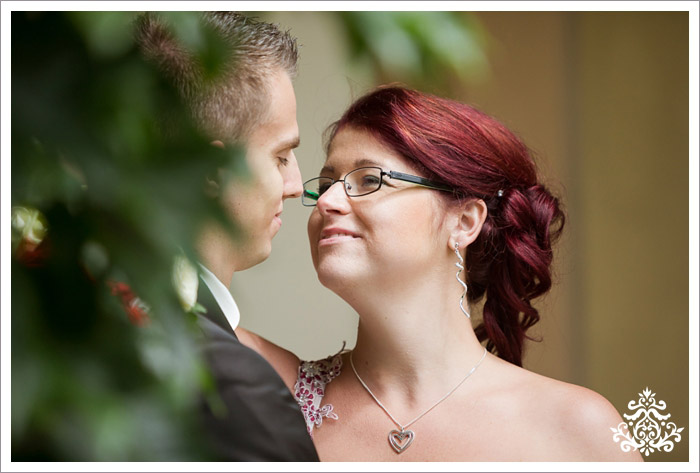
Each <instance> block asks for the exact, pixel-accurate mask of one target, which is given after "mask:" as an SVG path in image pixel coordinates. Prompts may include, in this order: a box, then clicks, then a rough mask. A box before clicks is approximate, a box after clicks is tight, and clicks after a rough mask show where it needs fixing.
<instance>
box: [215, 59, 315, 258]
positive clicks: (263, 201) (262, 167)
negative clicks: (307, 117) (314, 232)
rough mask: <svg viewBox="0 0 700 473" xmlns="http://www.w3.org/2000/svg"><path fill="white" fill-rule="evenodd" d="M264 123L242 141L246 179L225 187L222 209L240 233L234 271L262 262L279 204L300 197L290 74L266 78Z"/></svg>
mask: <svg viewBox="0 0 700 473" xmlns="http://www.w3.org/2000/svg"><path fill="white" fill-rule="evenodd" d="M270 91H271V96H270V101H269V111H268V114H267V120H266V121H265V122H264V123H262V124H261V125H259V126H257V127H255V128H254V129H253V130H252V131H251V133H250V135H249V136H248V139H247V142H246V161H247V163H248V168H249V170H250V179H249V180H242V179H240V178H236V179H232V180H231V181H230V182H229V184H228V185H227V186H226V187H225V188H224V190H223V194H222V196H221V197H222V204H223V205H224V207H225V208H226V211H227V212H228V214H229V216H230V217H231V218H232V219H233V220H234V221H235V222H236V224H238V225H239V227H240V228H241V229H242V230H243V235H242V237H241V239H240V240H237V241H236V242H235V245H236V253H237V254H238V255H239V257H238V258H237V259H238V261H237V264H236V270H242V269H246V268H249V267H251V266H254V265H256V264H258V263H260V262H262V261H263V260H265V259H266V258H267V257H268V256H269V255H270V251H271V249H272V238H273V237H274V236H275V235H276V234H277V232H278V231H279V229H280V226H281V225H282V220H281V216H280V214H281V213H282V204H283V201H284V200H285V199H288V198H289V197H299V196H300V195H301V192H302V183H301V173H300V172H299V166H298V164H297V160H296V157H295V156H294V151H293V150H294V149H295V148H296V147H297V146H299V127H298V125H297V117H296V114H297V105H296V98H295V96H294V88H293V87H292V82H291V80H290V78H289V75H288V74H287V73H286V72H285V71H283V70H281V69H280V70H279V71H278V72H277V73H276V74H275V75H274V76H272V77H271V79H270Z"/></svg>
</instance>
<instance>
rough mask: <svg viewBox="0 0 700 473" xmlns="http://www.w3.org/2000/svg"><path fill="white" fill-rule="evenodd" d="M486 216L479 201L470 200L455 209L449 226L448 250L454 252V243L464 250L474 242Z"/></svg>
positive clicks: (483, 207) (485, 211)
mask: <svg viewBox="0 0 700 473" xmlns="http://www.w3.org/2000/svg"><path fill="white" fill-rule="evenodd" d="M487 214H488V210H487V209H486V204H485V203H484V201H483V200H481V199H470V200H468V201H467V202H465V203H463V204H461V205H460V206H458V207H455V209H454V215H453V216H452V218H451V224H450V226H451V228H450V240H449V245H450V249H452V250H454V248H455V243H459V247H460V248H466V247H467V246H469V245H470V244H471V243H472V242H473V241H474V240H476V238H477V237H478V236H479V233H481V227H482V226H483V225H484V220H486V215H487Z"/></svg>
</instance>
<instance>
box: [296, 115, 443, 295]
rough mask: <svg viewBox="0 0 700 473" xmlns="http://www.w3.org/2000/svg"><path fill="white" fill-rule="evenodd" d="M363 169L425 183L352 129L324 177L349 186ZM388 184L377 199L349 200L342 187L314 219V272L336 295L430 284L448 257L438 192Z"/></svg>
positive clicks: (323, 201) (340, 140)
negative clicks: (421, 280)
mask: <svg viewBox="0 0 700 473" xmlns="http://www.w3.org/2000/svg"><path fill="white" fill-rule="evenodd" d="M364 166H377V167H380V168H382V169H383V170H384V171H386V172H388V171H399V172H403V173H407V174H413V175H420V174H419V173H418V172H417V170H416V169H415V168H414V167H413V166H411V165H410V164H408V162H406V160H405V159H403V158H402V157H400V156H399V155H397V154H396V153H395V152H394V151H392V150H391V149H390V148H388V147H387V146H385V145H384V144H383V143H381V142H380V141H378V140H377V139H376V138H374V137H373V136H372V135H371V134H369V133H367V132H365V131H360V130H357V129H353V128H350V127H347V128H343V129H342V130H341V131H340V132H338V133H337V134H336V136H335V138H334V139H333V142H332V143H331V147H330V153H329V155H328V159H327V160H326V163H325V165H324V167H323V169H322V170H321V173H320V175H321V176H326V177H331V178H333V179H343V178H345V175H346V174H347V173H348V172H350V171H353V170H354V169H357V168H360V167H364ZM383 181H384V182H383V184H382V186H381V188H380V189H379V190H378V191H377V192H374V193H372V194H368V195H364V196H360V197H348V196H347V195H346V193H345V190H344V188H343V183H342V182H340V183H338V182H336V183H334V184H333V185H332V186H331V187H330V188H328V190H326V192H325V193H323V194H322V195H321V196H320V197H319V199H318V201H317V205H316V207H314V209H313V211H312V213H311V216H310V217H309V223H308V233H309V243H310V245H311V256H312V259H313V263H314V267H315V268H316V271H317V273H318V277H319V280H320V281H321V283H322V284H323V285H324V286H326V287H328V288H330V289H331V290H334V291H335V292H343V291H344V290H347V289H351V288H356V287H357V288H362V287H368V286H367V285H371V286H370V287H378V286H381V287H387V285H390V284H402V282H404V283H405V282H406V281H407V280H408V279H410V278H412V277H418V276H425V275H426V272H429V271H430V269H431V267H434V266H435V261H436V256H437V255H438V254H444V253H445V251H446V250H447V241H448V237H449V235H448V234H447V233H446V231H445V230H444V229H443V225H442V221H443V218H444V215H445V204H444V203H442V202H441V201H440V196H439V195H438V192H439V191H435V190H430V189H426V188H424V187H420V186H417V185H415V184H411V183H408V182H404V181H398V180H396V179H390V178H389V177H387V176H385V177H384V178H383Z"/></svg>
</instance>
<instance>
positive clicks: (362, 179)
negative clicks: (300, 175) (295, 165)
mask: <svg viewBox="0 0 700 473" xmlns="http://www.w3.org/2000/svg"><path fill="white" fill-rule="evenodd" d="M381 173H382V170H381V169H379V168H371V167H368V168H359V169H355V170H354V171H350V172H349V173H348V174H347V175H346V176H345V179H344V181H345V192H346V194H347V195H348V196H349V197H359V196H361V195H366V194H370V193H372V192H375V191H377V190H378V189H379V188H380V187H381V185H382V175H381ZM336 182H338V181H335V180H333V179H332V178H330V177H317V178H315V179H310V180H308V181H306V182H305V183H304V194H303V196H302V201H303V202H302V203H303V204H304V205H316V201H317V200H318V199H319V197H321V196H322V195H323V194H324V193H325V192H326V191H327V190H328V189H330V187H331V186H332V185H333V184H334V183H336Z"/></svg>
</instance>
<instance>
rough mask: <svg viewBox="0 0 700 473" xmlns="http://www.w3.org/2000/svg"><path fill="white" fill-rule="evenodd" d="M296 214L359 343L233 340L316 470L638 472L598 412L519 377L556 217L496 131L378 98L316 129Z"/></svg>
mask: <svg viewBox="0 0 700 473" xmlns="http://www.w3.org/2000/svg"><path fill="white" fill-rule="evenodd" d="M303 203H304V204H305V205H309V206H314V209H313V211H312V213H311V216H310V217H309V223H308V231H309V240H310V245H311V255H312V258H313V262H314V266H315V268H316V271H317V273H318V277H319V280H320V281H321V283H322V284H323V285H324V286H326V287H328V288H329V289H331V290H332V291H334V292H335V293H336V294H338V295H339V296H340V297H342V298H343V299H344V300H345V301H346V302H348V303H349V304H350V305H351V306H352V307H353V308H354V309H355V310H356V311H357V313H358V314H359V317H360V322H359V327H358V335H357V343H356V346H355V348H354V349H353V350H352V351H349V352H343V353H340V354H338V355H336V356H334V357H329V358H328V359H326V360H321V361H319V362H304V363H301V364H300V363H299V360H298V358H296V357H295V356H294V355H293V354H291V353H289V352H287V351H284V350H282V349H280V348H279V347H276V346H274V345H272V344H270V343H268V342H266V341H264V340H262V339H260V338H257V337H255V336H252V335H250V334H244V337H243V338H242V340H244V343H246V342H247V343H248V344H250V345H251V346H253V347H254V348H255V349H257V350H258V351H259V353H261V354H262V355H263V356H264V357H265V358H266V359H268V361H270V363H271V364H272V365H273V366H274V367H275V368H276V369H277V371H278V372H279V373H280V375H281V377H282V378H283V379H284V380H285V382H286V383H287V386H288V387H289V388H290V389H291V390H292V392H293V393H295V395H296V397H297V399H298V400H299V403H300V406H301V407H302V411H303V412H304V415H305V416H306V420H307V426H308V428H309V431H310V433H311V434H312V435H313V440H314V443H315V445H316V448H317V450H318V453H319V456H320V458H321V459H322V460H340V461H343V460H363V461H382V460H388V461H433V460H436V461H472V460H473V461H492V460H494V461H511V460H513V461H556V460H562V461H609V460H612V461H625V460H627V461H639V460H640V459H641V457H640V455H639V454H638V453H637V452H632V453H624V452H622V450H621V449H620V447H619V444H617V443H615V442H614V441H613V439H612V435H611V430H610V427H614V426H617V425H618V424H619V423H620V422H621V419H620V416H619V414H618V413H617V411H616V410H615V409H614V407H613V406H612V405H611V404H610V403H609V402H608V401H607V400H605V399H604V398H602V397H601V396H600V395H598V394H596V393H594V392H592V391H590V390H588V389H585V388H582V387H579V386H574V385H571V384H567V383H564V382H560V381H557V380H553V379H549V378H546V377H543V376H540V375H537V374H535V373H532V372H530V371H527V370H525V369H523V368H521V364H522V351H523V342H524V339H525V337H526V335H525V333H526V330H527V329H528V328H529V327H531V326H532V325H533V324H535V323H536V322H537V321H538V320H539V315H538V312H537V310H536V309H535V308H534V307H533V306H532V300H533V299H535V298H536V297H538V296H540V295H542V294H544V293H545V292H547V290H549V288H550V286H551V273H550V264H551V262H552V247H551V244H552V242H553V241H554V240H555V239H556V237H557V236H558V235H559V233H560V232H561V229H562V225H563V222H564V216H563V213H562V211H561V210H560V208H559V203H558V201H557V199H556V198H554V197H553V196H552V195H550V193H549V192H548V191H547V189H546V188H545V187H543V186H542V185H541V184H540V183H539V182H538V180H537V175H536V172H535V165H534V163H533V161H532V159H531V157H530V155H529V153H528V150H527V148H526V147H525V146H524V145H523V144H522V143H521V142H520V140H519V139H518V138H516V137H515V136H514V135H513V134H512V133H511V132H510V131H508V130H507V129H506V128H505V127H504V126H503V125H501V124H500V123H499V122H497V121H496V120H494V119H493V118H491V117H488V116H486V115H484V114H482V113H480V112H478V111H477V110H474V109H473V108H471V107H469V106H467V105H463V104H460V103H457V102H453V101H450V100H446V99H442V98H438V97H434V96H430V95H426V94H422V93H419V92H416V91H412V90H407V89H404V88H398V87H386V88H380V89H378V90H376V91H374V92H372V93H370V94H368V95H366V96H364V97H362V98H360V99H359V100H358V101H356V102H355V103H354V104H353V105H352V106H351V107H350V108H349V109H348V111H347V112H345V114H344V115H343V117H342V118H341V119H340V120H339V121H338V122H337V123H336V124H335V125H334V127H333V128H332V129H331V135H330V141H329V146H328V157H327V160H326V163H325V165H324V166H323V169H322V170H321V173H320V177H318V178H315V179H312V180H310V181H307V183H305V186H304V197H303ZM462 267H463V268H464V270H463V271H462V269H461V268H462ZM455 276H457V277H455ZM465 293H466V297H465ZM482 299H485V302H484V304H483V322H481V323H479V324H478V326H476V328H472V319H471V318H470V314H469V308H470V306H471V305H473V304H474V303H476V302H479V301H481V300H482ZM481 342H486V343H485V348H484V347H483V346H482V344H481Z"/></svg>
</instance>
